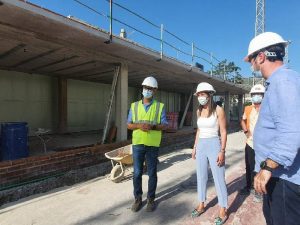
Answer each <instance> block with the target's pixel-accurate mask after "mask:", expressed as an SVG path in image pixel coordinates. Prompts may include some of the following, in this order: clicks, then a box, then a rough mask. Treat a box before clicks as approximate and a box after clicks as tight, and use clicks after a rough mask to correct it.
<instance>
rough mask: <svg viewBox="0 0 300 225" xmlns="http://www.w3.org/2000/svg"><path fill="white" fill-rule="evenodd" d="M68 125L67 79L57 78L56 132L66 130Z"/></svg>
mask: <svg viewBox="0 0 300 225" xmlns="http://www.w3.org/2000/svg"><path fill="white" fill-rule="evenodd" d="M67 127H68V80H67V79H65V78H61V77H59V78H58V132H59V133H65V132H67Z"/></svg>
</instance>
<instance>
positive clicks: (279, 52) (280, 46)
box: [266, 44, 285, 62]
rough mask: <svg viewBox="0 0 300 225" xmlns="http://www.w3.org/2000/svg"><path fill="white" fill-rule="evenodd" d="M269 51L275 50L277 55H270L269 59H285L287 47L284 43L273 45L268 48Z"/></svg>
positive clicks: (272, 60) (273, 60)
mask: <svg viewBox="0 0 300 225" xmlns="http://www.w3.org/2000/svg"><path fill="white" fill-rule="evenodd" d="M266 50H267V51H268V52H275V53H276V56H268V57H267V59H268V60H269V61H271V62H275V61H276V60H279V61H283V57H284V56H285V47H284V45H283V44H277V45H271V46H269V47H267V48H266Z"/></svg>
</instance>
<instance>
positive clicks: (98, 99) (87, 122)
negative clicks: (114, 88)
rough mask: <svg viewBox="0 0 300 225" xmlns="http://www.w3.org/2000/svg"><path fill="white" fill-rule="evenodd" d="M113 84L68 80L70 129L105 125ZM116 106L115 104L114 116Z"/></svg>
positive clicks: (88, 128) (83, 129)
mask: <svg viewBox="0 0 300 225" xmlns="http://www.w3.org/2000/svg"><path fill="white" fill-rule="evenodd" d="M110 89H111V85H108V84H100V83H93V82H86V81H78V80H68V131H70V132H73V131H85V130H97V129H100V128H103V127H104V121H105V116H106V110H107V106H108V101H109V97H110ZM114 111H115V106H114V104H113V108H112V117H111V118H113V117H114Z"/></svg>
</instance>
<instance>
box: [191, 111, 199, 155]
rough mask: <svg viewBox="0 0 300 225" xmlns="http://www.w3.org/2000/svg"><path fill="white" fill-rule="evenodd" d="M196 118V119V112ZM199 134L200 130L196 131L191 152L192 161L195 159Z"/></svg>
mask: <svg viewBox="0 0 300 225" xmlns="http://www.w3.org/2000/svg"><path fill="white" fill-rule="evenodd" d="M197 117H198V110H197ZM199 133H200V130H199V129H197V132H196V136H195V141H194V146H193V150H192V159H196V147H197V144H198V141H199Z"/></svg>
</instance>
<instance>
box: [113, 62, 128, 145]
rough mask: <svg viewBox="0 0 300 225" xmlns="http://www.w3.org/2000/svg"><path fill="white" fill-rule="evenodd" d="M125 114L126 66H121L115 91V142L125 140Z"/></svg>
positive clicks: (126, 110)
mask: <svg viewBox="0 0 300 225" xmlns="http://www.w3.org/2000/svg"><path fill="white" fill-rule="evenodd" d="M127 112H128V65H127V64H125V63H122V64H121V68H120V74H119V77H118V81H117V89H116V113H115V116H116V118H115V121H116V127H117V141H124V140H127Z"/></svg>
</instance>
